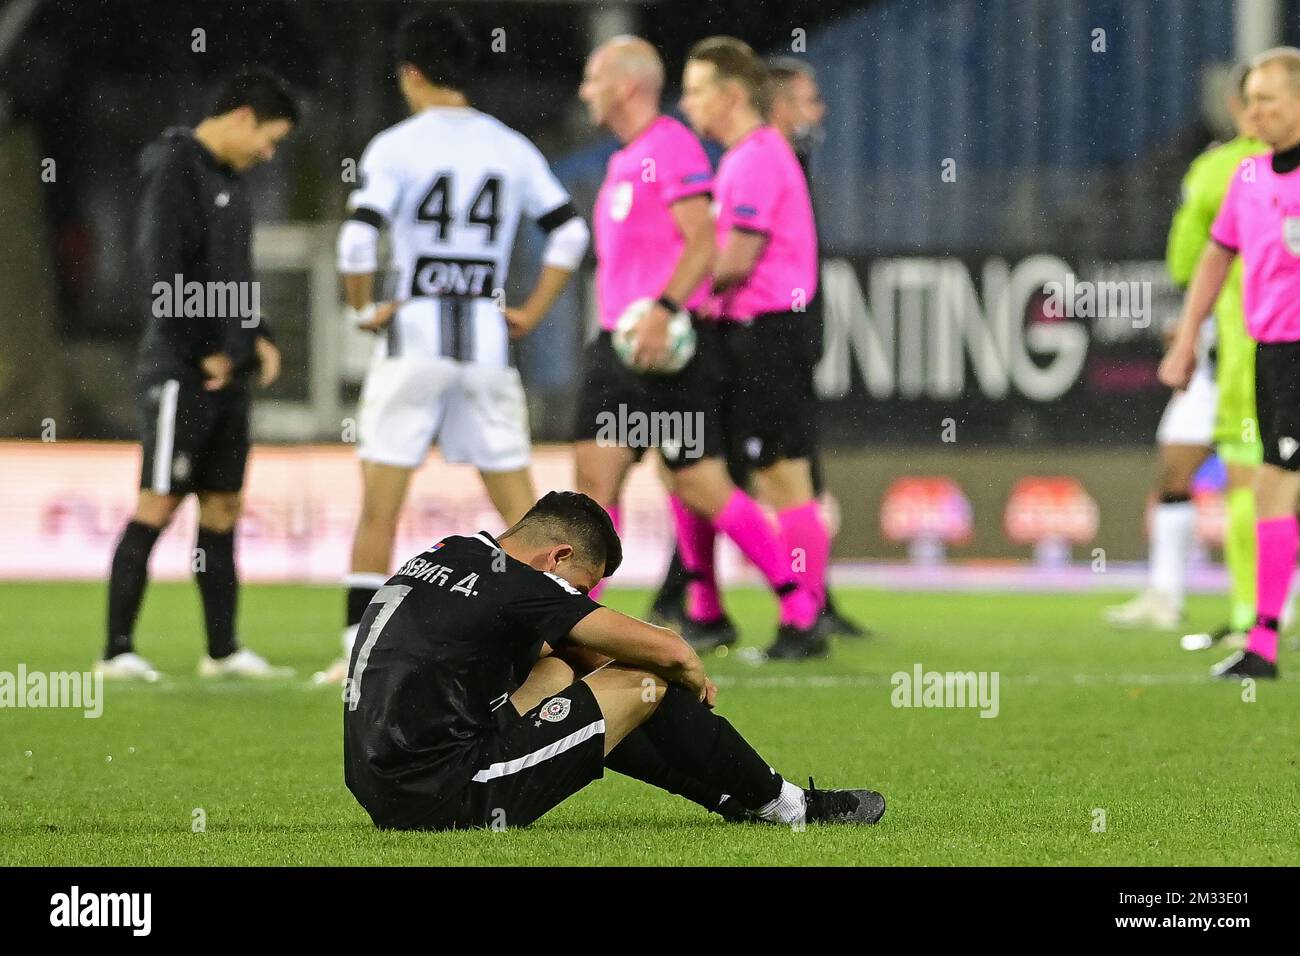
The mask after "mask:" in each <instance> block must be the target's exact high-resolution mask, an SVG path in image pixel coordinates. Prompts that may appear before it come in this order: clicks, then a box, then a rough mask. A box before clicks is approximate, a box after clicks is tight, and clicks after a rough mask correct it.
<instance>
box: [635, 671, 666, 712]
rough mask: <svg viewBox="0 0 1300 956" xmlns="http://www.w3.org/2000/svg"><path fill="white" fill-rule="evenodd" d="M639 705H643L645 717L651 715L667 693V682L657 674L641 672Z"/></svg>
mask: <svg viewBox="0 0 1300 956" xmlns="http://www.w3.org/2000/svg"><path fill="white" fill-rule="evenodd" d="M640 684H641V703H643V704H645V710H646V714H647V716H648V715H649V714H653V713H654V712H655V710H656V709H657V708H658V707H659V704H660V702H661V701H662V700H663V699H664V695H665V694H667V693H668V682H667V681H665V680H664V679H663V678H662V677H660V676H659V675H658V674H651V673H650V672H649V671H643V672H641V676H640Z"/></svg>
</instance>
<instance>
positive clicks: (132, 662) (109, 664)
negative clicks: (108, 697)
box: [94, 651, 162, 684]
mask: <svg viewBox="0 0 1300 956" xmlns="http://www.w3.org/2000/svg"><path fill="white" fill-rule="evenodd" d="M94 670H95V673H96V674H103V675H104V679H105V680H142V681H144V682H145V683H148V684H152V683H153V682H154V681H156V680H158V678H160V677H162V675H161V674H159V673H158V671H156V670H154V666H153V665H152V664H150V663H149V662H148V661H147V660H145V659H144V658H143V657H141V656H140V655H139V654H137V653H135V652H134V651H127V652H126V653H125V654H118V655H117V656H115V657H110V658H109V659H108V660H106V661H95V668H94Z"/></svg>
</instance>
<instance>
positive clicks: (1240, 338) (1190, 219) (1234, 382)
mask: <svg viewBox="0 0 1300 956" xmlns="http://www.w3.org/2000/svg"><path fill="white" fill-rule="evenodd" d="M1267 152H1269V148H1268V146H1267V145H1265V144H1264V143H1261V142H1260V141H1259V140H1257V139H1251V138H1249V137H1246V136H1238V137H1237V138H1236V139H1233V140H1230V141H1228V142H1226V143H1223V144H1221V145H1219V146H1215V147H1213V148H1211V149H1207V150H1206V151H1205V152H1203V153H1201V155H1200V156H1198V157H1196V159H1195V160H1193V161H1192V165H1191V166H1190V167H1189V168H1188V170H1187V175H1185V176H1184V177H1183V196H1182V202H1181V204H1180V205H1179V207H1178V211H1177V212H1176V213H1175V214H1174V221H1173V224H1172V225H1171V226H1170V228H1169V245H1168V248H1167V250H1166V252H1165V262H1166V264H1167V265H1168V268H1169V274H1170V276H1171V277H1172V278H1173V280H1174V282H1175V283H1177V284H1178V285H1179V286H1180V287H1183V288H1185V287H1186V286H1187V285H1188V283H1190V282H1191V281H1192V275H1193V274H1194V273H1195V272H1196V263H1197V262H1198V261H1199V260H1200V258H1201V252H1202V251H1204V249H1205V244H1206V243H1207V242H1209V241H1210V226H1211V225H1213V223H1214V218H1215V216H1217V215H1218V213H1219V206H1220V204H1221V203H1222V202H1223V197H1224V195H1225V194H1226V193H1227V191H1228V184H1229V183H1230V182H1231V181H1232V176H1233V174H1234V173H1235V172H1236V171H1237V167H1238V166H1239V165H1240V164H1241V161H1242V160H1243V159H1245V158H1246V157H1247V156H1257V155H1259V154H1260V153H1267ZM1214 319H1215V325H1216V326H1217V328H1216V330H1215V331H1216V333H1217V338H1218V344H1217V346H1216V350H1217V360H1216V362H1215V379H1216V381H1217V383H1218V386H1219V405H1218V411H1217V413H1216V416H1215V422H1214V440H1215V443H1216V444H1221V445H1240V444H1247V445H1254V444H1257V443H1258V436H1259V428H1258V426H1257V425H1256V423H1255V342H1254V340H1253V339H1251V337H1250V335H1249V334H1248V333H1247V332H1246V316H1245V313H1244V311H1243V309H1242V301H1241V257H1240V256H1238V257H1237V258H1236V259H1235V260H1233V263H1232V268H1231V270H1230V271H1229V272H1228V280H1227V282H1226V283H1224V286H1223V291H1222V292H1220V293H1219V299H1218V301H1217V302H1215V304H1214Z"/></svg>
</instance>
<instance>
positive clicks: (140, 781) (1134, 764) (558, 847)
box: [0, 584, 1300, 866]
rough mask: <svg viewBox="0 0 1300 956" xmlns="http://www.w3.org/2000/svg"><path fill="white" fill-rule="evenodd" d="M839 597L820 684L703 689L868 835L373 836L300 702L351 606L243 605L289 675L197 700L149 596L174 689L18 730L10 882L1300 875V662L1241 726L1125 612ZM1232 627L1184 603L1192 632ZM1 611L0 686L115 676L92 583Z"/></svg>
mask: <svg viewBox="0 0 1300 956" xmlns="http://www.w3.org/2000/svg"><path fill="white" fill-rule="evenodd" d="M839 595H840V601H841V603H842V605H843V607H844V609H845V610H847V611H849V612H851V613H852V614H854V615H856V616H858V617H859V618H861V619H862V620H864V621H867V622H869V623H870V624H871V625H872V626H874V627H876V628H878V629H879V631H880V634H881V636H879V637H877V638H874V639H870V640H866V641H858V642H845V641H841V642H840V643H839V645H838V646H837V648H836V651H835V654H834V656H833V658H832V659H831V660H828V661H816V662H809V663H804V664H784V663H783V664H755V663H752V662H750V661H748V660H746V659H745V656H744V655H743V654H737V653H733V654H731V655H729V656H728V657H726V658H713V659H711V660H710V661H709V662H708V665H709V669H710V671H711V673H712V674H713V675H714V676H715V679H716V680H717V682H718V684H719V686H720V688H721V693H720V696H719V709H720V711H721V712H722V713H724V714H726V715H727V717H728V718H729V719H730V720H731V721H732V722H733V723H734V724H735V725H736V726H737V727H738V728H740V730H741V731H742V733H744V734H745V735H746V736H747V737H748V738H749V740H750V741H751V742H752V743H753V744H754V745H755V746H756V747H757V748H758V749H759V751H760V752H761V753H763V754H764V756H766V757H767V758H768V759H769V760H770V761H771V762H772V764H773V765H774V766H775V767H776V768H777V769H779V770H781V771H782V772H783V773H784V774H786V775H787V776H788V777H790V778H791V779H793V780H795V781H797V782H800V783H802V782H804V781H805V779H806V777H807V776H808V774H810V773H811V774H813V775H815V777H816V779H817V783H818V785H819V786H823V787H833V786H850V785H856V786H870V787H874V788H877V789H879V790H881V791H883V792H884V793H885V794H886V796H887V797H888V799H889V811H888V813H887V814H886V816H885V818H884V820H883V821H882V823H881V824H880V825H879V826H876V827H863V828H849V827H839V828H836V827H825V826H823V827H815V826H810V827H808V828H807V829H805V830H804V831H803V832H798V831H795V830H793V829H789V828H784V827H765V826H735V825H727V824H725V823H723V822H721V821H720V820H719V819H718V818H716V817H713V816H711V815H708V814H706V813H704V812H703V811H702V810H700V809H698V808H697V807H695V806H694V805H691V804H687V803H685V802H683V801H680V800H678V799H676V798H674V797H671V796H669V795H667V794H663V793H660V792H658V791H654V790H652V789H650V788H648V787H646V786H644V785H642V784H639V783H636V782H634V781H631V780H627V779H625V778H622V777H619V776H617V775H616V774H612V773H610V774H607V775H606V777H605V779H604V780H601V781H598V782H597V783H595V784H593V785H591V786H590V787H588V788H587V789H586V790H584V791H583V792H582V793H580V794H579V795H578V796H576V797H575V798H573V799H572V800H570V801H569V802H567V803H565V804H564V805H562V806H561V807H559V808H558V809H556V810H554V811H552V812H551V813H550V814H548V815H547V816H546V817H544V818H543V819H542V820H540V821H539V822H538V823H537V824H535V825H534V826H533V827H531V828H528V829H523V830H507V831H503V832H492V831H477V832H461V833H448V834H394V833H379V832H377V831H375V830H374V829H372V827H371V826H370V823H369V820H368V818H367V817H366V816H365V814H364V812H363V811H362V810H361V809H360V807H358V806H357V805H356V804H355V803H354V801H353V800H352V797H351V795H350V794H349V793H348V792H347V790H346V789H345V788H344V786H343V774H342V768H341V751H342V744H341V722H342V721H341V704H340V702H339V692H338V691H337V689H323V688H314V687H311V686H309V685H308V682H307V677H308V675H310V673H311V672H312V671H313V670H316V669H318V668H320V667H322V666H324V665H325V664H326V663H327V662H328V661H329V660H330V658H331V657H332V656H333V655H334V653H335V652H336V650H337V646H338V644H337V632H338V619H339V615H340V613H341V608H342V596H341V595H340V594H339V592H338V591H337V589H330V588H309V587H247V588H245V590H244V592H243V606H242V608H241V623H242V628H241V633H242V635H243V638H244V640H245V641H246V643H247V644H248V645H249V646H251V647H253V648H255V649H256V650H258V651H260V652H262V653H264V654H266V655H267V656H268V657H269V658H270V659H271V660H272V661H274V662H276V663H286V664H290V665H292V666H294V667H296V668H297V670H298V675H299V676H298V678H296V679H295V680H293V681H282V682H275V683H264V684H258V683H247V682H224V683H217V684H212V683H206V682H205V683H200V682H199V680H198V679H197V678H196V677H194V676H193V674H194V668H195V664H196V662H197V659H198V655H199V654H200V652H201V647H202V639H201V634H202V629H201V622H200V615H199V609H198V597H197V593H196V591H195V590H194V588H193V587H192V586H191V585H189V584H175V585H155V586H153V587H152V588H151V590H150V592H149V595H148V597H147V599H146V604H145V610H144V614H143V616H142V620H141V625H140V628H139V641H138V647H139V650H140V651H141V653H143V654H145V655H146V656H147V657H149V658H151V659H152V660H153V661H154V662H155V664H156V665H158V666H159V667H160V668H161V669H162V670H163V671H164V672H165V673H166V674H167V675H168V676H167V679H165V680H164V681H163V682H162V683H160V684H157V685H153V686H123V685H113V684H109V685H106V698H105V704H104V713H103V716H101V717H100V718H98V719H85V718H84V717H83V716H82V715H81V713H80V712H79V711H69V710H55V709H44V710H37V709H21V710H20V709H0V864H6V865H13V864H41V865H101V864H113V865H136V864H143V865H152V864H168V865H208V866H210V865H231V864H235V865H238V864H264V865H266V864H269V865H281V864H283V865H297V864H316V865H330V864H421V865H461V864H488V865H491V864H546V865H554V864H603V865H611V864H612V865H660V864H669V865H729V864H748V865H786V864H830V865H841V864H849V865H884V864H911V865H916V864H925V865H930V864H938V865H947V864H957V865H973V864H1047V865H1054V864H1081V865H1144V864H1159V865H1169V864H1176V865H1182V864H1207V865H1208V864H1253V865H1269V864H1290V865H1296V864H1298V863H1300V842H1298V841H1297V840H1296V833H1297V832H1300V809H1298V808H1297V794H1298V793H1300V769H1298V768H1297V759H1298V755H1300V681H1297V680H1292V679H1290V676H1291V675H1290V673H1288V672H1294V669H1295V668H1297V667H1300V658H1297V656H1296V655H1295V654H1294V653H1293V652H1292V653H1288V652H1287V651H1284V652H1283V657H1282V662H1281V663H1282V669H1283V679H1282V680H1281V681H1278V682H1276V683H1261V684H1260V685H1259V686H1258V687H1257V688H1256V692H1255V699H1254V700H1253V701H1249V700H1245V699H1243V697H1248V696H1249V695H1248V694H1244V693H1243V688H1242V687H1241V686H1239V685H1236V684H1219V683H1212V682H1210V681H1209V680H1208V679H1207V678H1206V677H1205V674H1206V671H1207V669H1208V667H1209V665H1210V664H1211V663H1212V662H1213V661H1214V660H1215V659H1216V657H1217V655H1216V654H1215V653H1214V652H1202V653H1199V654H1192V653H1186V652H1183V651H1181V650H1179V649H1178V646H1177V640H1176V637H1175V636H1169V635H1156V634H1152V633H1141V632H1139V633H1128V634H1121V633H1115V632H1112V631H1108V630H1107V629H1106V628H1105V627H1103V626H1102V625H1101V624H1100V623H1099V616H1098V614H1099V610H1100V608H1101V606H1102V605H1103V604H1105V603H1107V602H1108V601H1110V600H1113V599H1114V597H1115V595H1105V596H1097V595H1086V596H1053V595H1032V596H1005V595H999V596H992V595H960V594H953V595H938V594H908V593H902V594H886V593H881V592H873V591H867V590H852V589H841V590H840V591H839ZM608 597H609V601H610V603H611V605H613V606H616V607H619V608H621V609H623V610H627V611H630V612H634V613H635V612H638V611H640V610H641V609H643V608H644V606H645V603H646V596H645V594H643V593H640V592H634V591H614V592H611V593H610V594H609V595H608ZM728 604H729V607H730V609H731V611H732V613H733V615H735V616H736V618H737V620H738V622H739V623H740V624H741V626H742V632H743V634H744V646H761V645H763V644H764V643H766V641H767V639H768V637H769V635H770V632H771V628H772V626H773V615H774V608H773V605H772V602H771V601H770V600H769V599H768V598H767V597H766V596H765V595H763V594H762V593H759V592H756V591H738V592H734V593H733V594H731V595H729V597H728ZM1222 604H1223V602H1222V601H1221V600H1216V599H1210V598H1199V599H1196V600H1194V602H1193V604H1192V609H1191V610H1192V621H1193V623H1194V624H1198V625H1211V624H1214V623H1216V622H1217V616H1218V614H1219V613H1221V612H1222V610H1223V607H1222ZM0 605H3V607H4V612H5V613H4V617H5V634H4V636H3V639H2V640H0V671H9V672H14V671H16V670H17V667H18V665H19V664H20V663H21V664H24V665H26V667H27V669H28V671H29V672H30V671H34V670H42V671H53V670H72V669H87V668H88V667H89V665H90V662H91V661H92V660H93V659H94V657H95V656H96V654H97V652H98V651H99V648H100V633H101V629H102V624H101V621H102V618H103V587H102V585H92V584H42V585H37V584H6V585H0ZM918 662H919V663H920V664H921V665H922V666H923V667H924V668H925V669H926V670H935V671H990V672H992V671H996V672H998V674H999V713H998V715H997V716H996V717H994V718H981V717H980V716H979V714H978V712H977V710H973V709H926V708H920V709H904V708H896V707H894V706H892V704H891V695H892V692H893V689H894V688H893V687H892V686H891V683H890V677H891V675H892V674H893V673H895V672H898V671H907V672H911V670H912V668H913V667H914V665H915V664H917V663H918ZM110 757H111V760H110V759H109V758H110ZM198 809H201V810H202V812H203V814H204V816H205V820H206V829H205V830H204V831H203V832H193V828H192V821H193V819H194V814H195V811H196V810H198ZM1098 811H1104V821H1103V817H1102V815H1101V814H1099V813H1098ZM1103 822H1104V830H1103V829H1101V825H1102V823H1103Z"/></svg>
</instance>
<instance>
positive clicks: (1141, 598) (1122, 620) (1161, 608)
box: [1102, 591, 1183, 631]
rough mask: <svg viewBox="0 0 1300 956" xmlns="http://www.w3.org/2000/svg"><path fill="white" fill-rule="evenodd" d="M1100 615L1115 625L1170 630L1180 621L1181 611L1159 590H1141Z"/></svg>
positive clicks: (1181, 618)
mask: <svg viewBox="0 0 1300 956" xmlns="http://www.w3.org/2000/svg"><path fill="white" fill-rule="evenodd" d="M1102 616H1103V617H1105V619H1106V622H1107V623H1108V624H1111V625H1113V626H1115V627H1150V628H1155V629H1156V630H1160V631H1172V630H1174V629H1175V628H1176V627H1178V625H1179V624H1181V623H1182V620H1183V611H1182V608H1179V607H1175V606H1174V603H1173V602H1172V601H1170V600H1169V598H1167V597H1166V596H1165V595H1163V594H1161V593H1160V592H1159V591H1143V592H1142V593H1141V594H1139V595H1138V596H1137V597H1135V598H1133V600H1131V601H1127V602H1125V603H1124V604H1114V605H1112V606H1110V607H1108V608H1106V609H1105V610H1104V611H1103V612H1102Z"/></svg>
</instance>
